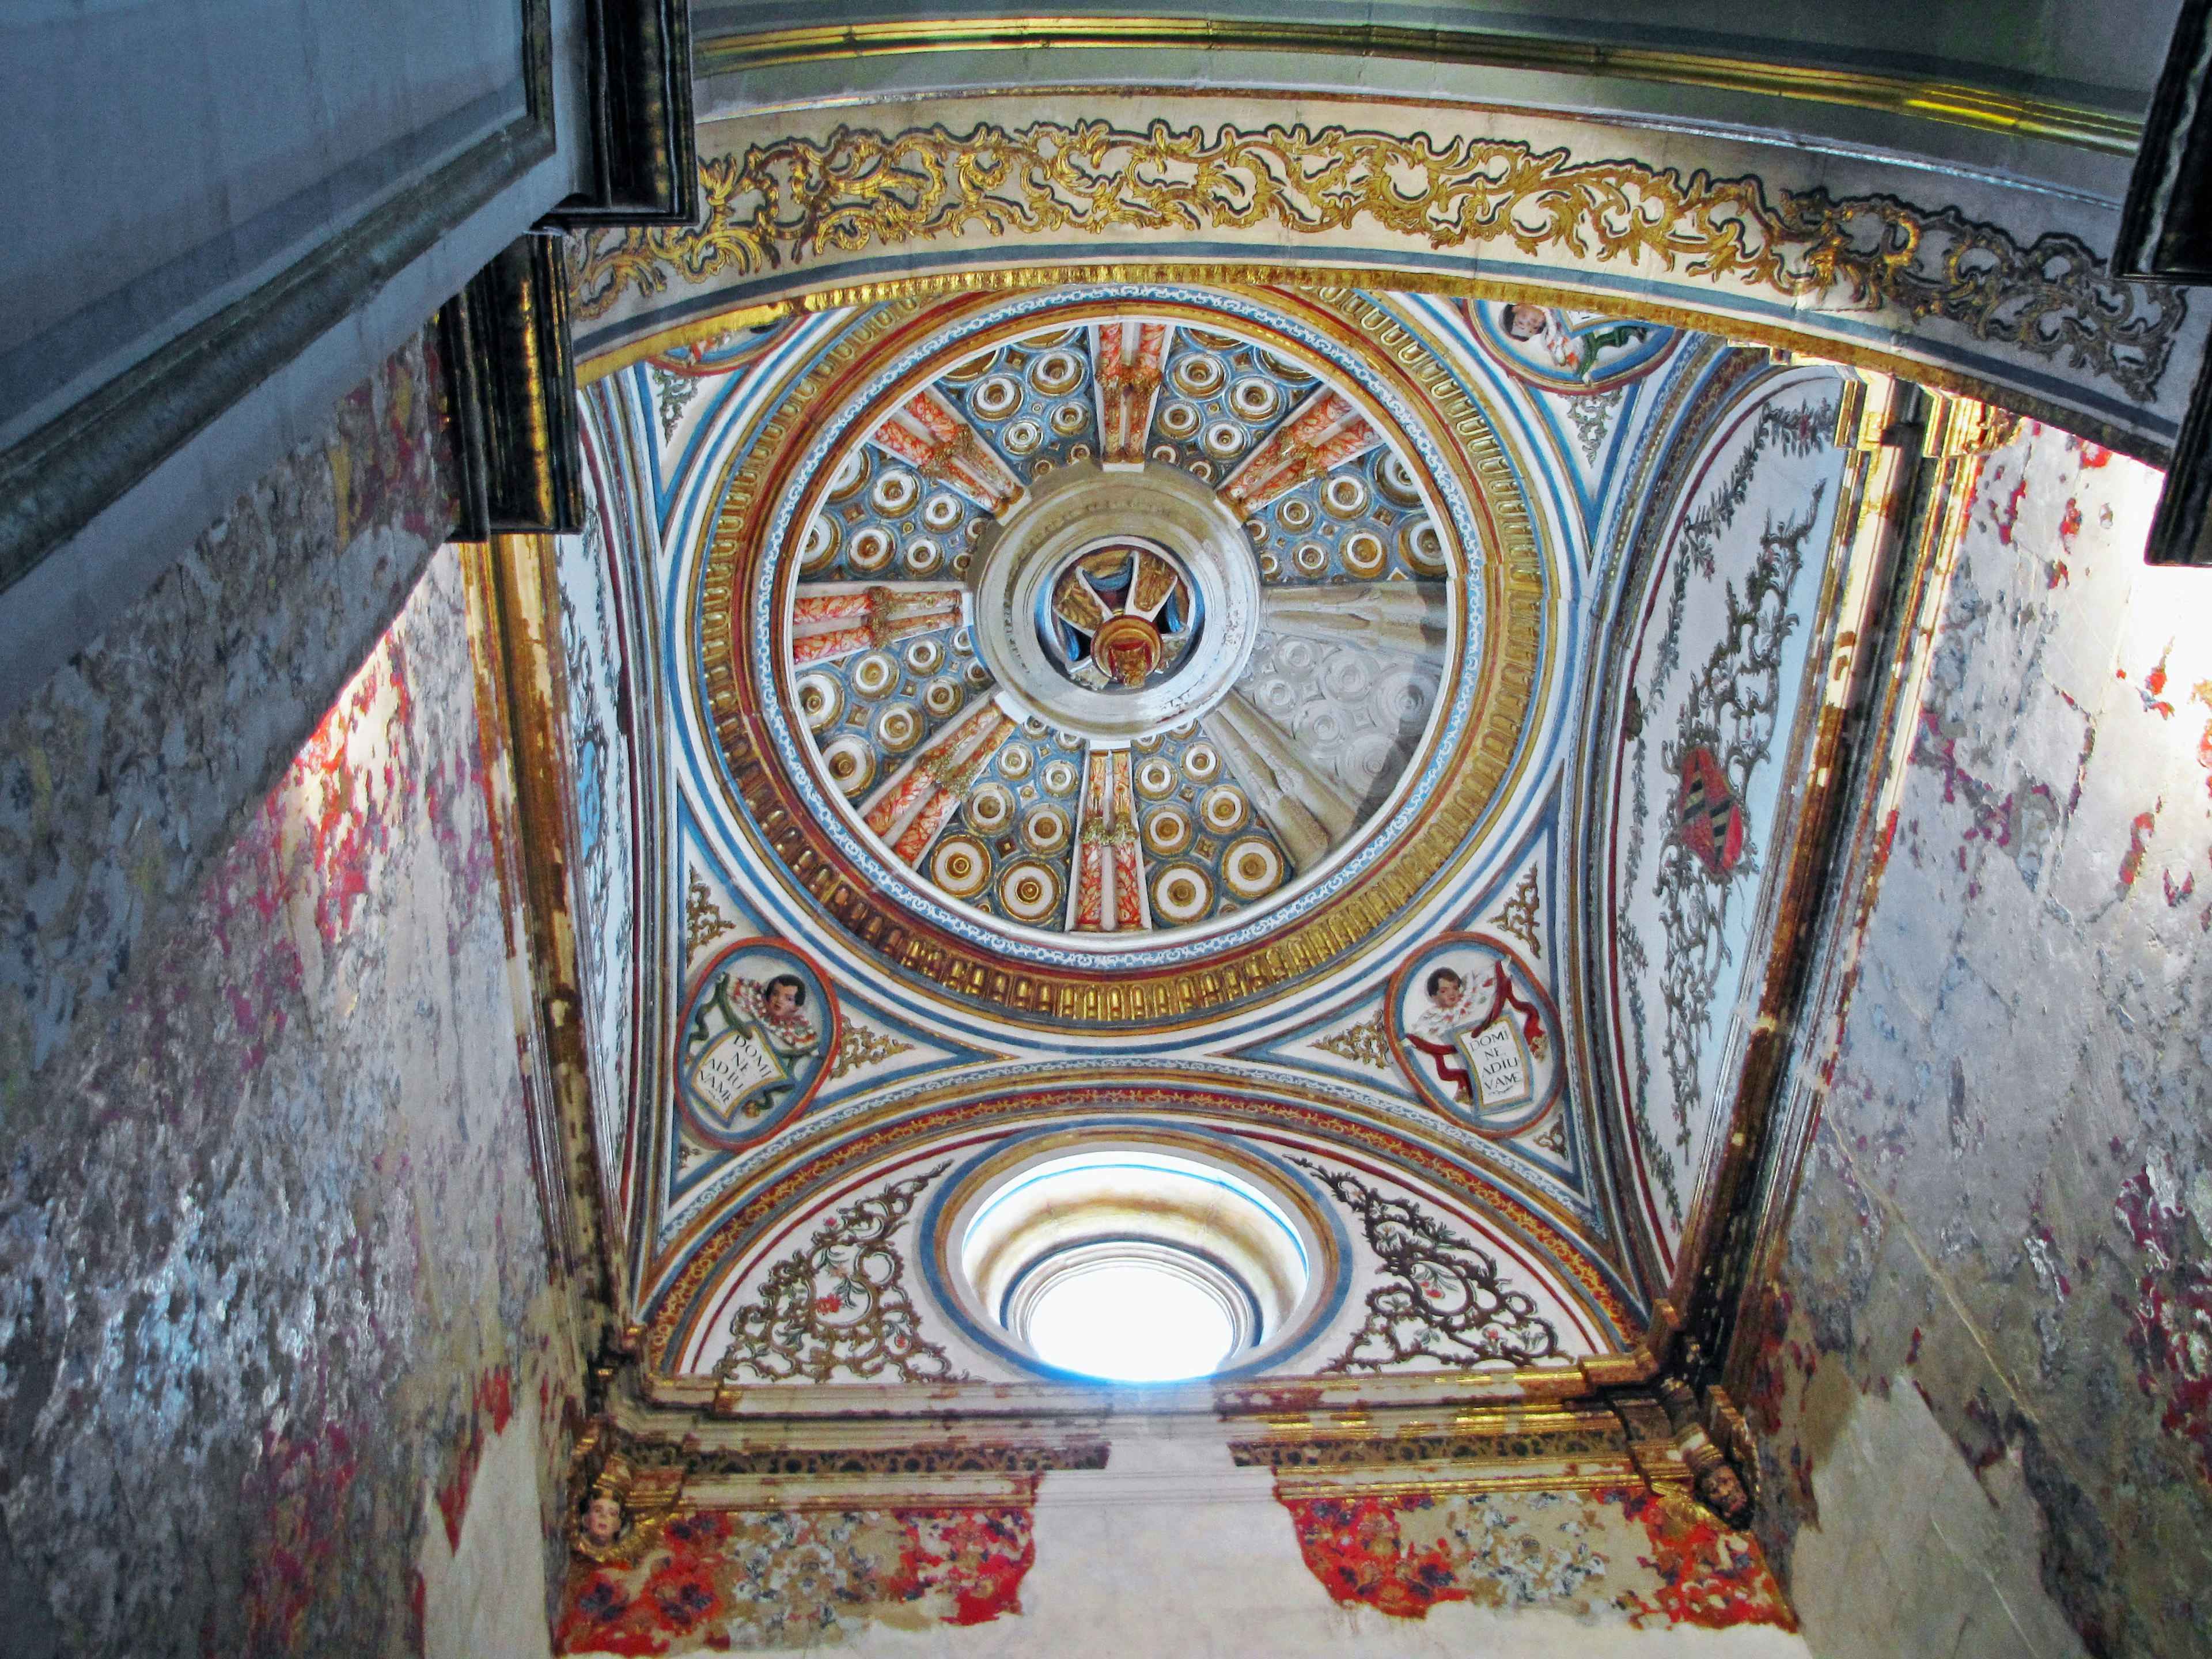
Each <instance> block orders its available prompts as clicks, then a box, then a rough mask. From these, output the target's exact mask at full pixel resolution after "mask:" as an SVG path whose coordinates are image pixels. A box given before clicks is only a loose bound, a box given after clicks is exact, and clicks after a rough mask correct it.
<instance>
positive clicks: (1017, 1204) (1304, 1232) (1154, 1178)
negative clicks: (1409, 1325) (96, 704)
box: [956, 1146, 1311, 1383]
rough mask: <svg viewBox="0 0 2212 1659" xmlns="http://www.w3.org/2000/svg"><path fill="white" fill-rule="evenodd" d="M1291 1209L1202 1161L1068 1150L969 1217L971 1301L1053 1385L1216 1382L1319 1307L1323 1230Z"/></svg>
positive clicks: (999, 1186)
mask: <svg viewBox="0 0 2212 1659" xmlns="http://www.w3.org/2000/svg"><path fill="white" fill-rule="evenodd" d="M1286 1197H1287V1194H1271V1193H1269V1192H1267V1191H1265V1190H1262V1188H1261V1186H1260V1185H1258V1184H1256V1183H1255V1182H1254V1181H1252V1180H1249V1179H1247V1178H1245V1177H1244V1176H1242V1175H1239V1174H1237V1173H1234V1172H1232V1171H1231V1170H1228V1169H1225V1168H1222V1167H1220V1166H1219V1165H1218V1164H1212V1163H1210V1162H1203V1161H1200V1159H1199V1158H1189V1157H1182V1156H1176V1155H1175V1154H1171V1153H1167V1152H1156V1151H1153V1150H1151V1149H1149V1148H1139V1147H1134V1146H1111V1147H1099V1148H1096V1149H1093V1150H1088V1151H1085V1152H1061V1153H1060V1154H1059V1155H1057V1156H1052V1157H1047V1158H1042V1159H1040V1160H1038V1161H1036V1162H1035V1163H1032V1164H1028V1165H1027V1166H1026V1167H1024V1168H1021V1169H1018V1170H1016V1171H1014V1172H1012V1174H1011V1176H1010V1177H1009V1178H1006V1179H1004V1180H1002V1181H1000V1182H995V1183H994V1185H993V1186H992V1187H991V1188H987V1189H986V1190H985V1191H984V1192H981V1193H979V1194H977V1196H976V1199H975V1201H974V1202H973V1204H972V1206H969V1207H966V1213H965V1215H964V1217H963V1220H962V1223H961V1226H960V1230H959V1232H958V1233H957V1235H956V1236H957V1237H958V1238H959V1240H960V1243H959V1248H958V1253H957V1261H958V1264H959V1272H958V1278H959V1280H960V1282H961V1287H962V1289H963V1291H964V1292H965V1295H964V1297H963V1300H965V1301H967V1303H968V1305H969V1306H971V1307H974V1308H975V1310H977V1312H979V1313H981V1314H983V1315H984V1316H985V1317H987V1319H988V1321H989V1322H990V1323H991V1324H992V1325H994V1326H995V1327H996V1328H998V1330H999V1331H1000V1333H1002V1334H1003V1336H1004V1337H1005V1338H1006V1339H1011V1340H1012V1343H1013V1344H1014V1345H1016V1346H1017V1347H1018V1349H1019V1350H1020V1351H1022V1352H1025V1353H1026V1354H1027V1355H1029V1356H1030V1357H1031V1358H1034V1359H1035V1360H1036V1362H1037V1363H1038V1364H1041V1365H1042V1366H1043V1367H1045V1368H1047V1369H1048V1370H1053V1371H1057V1372H1060V1373H1064V1374H1070V1375H1074V1376H1091V1377H1101V1378H1105V1379H1109V1380H1111V1381H1115V1382H1125V1383H1161V1382H1170V1381H1174V1380H1176V1379H1179V1378H1186V1377H1197V1376H1211V1375H1212V1374H1214V1373H1215V1372H1217V1371H1221V1370H1229V1369H1231V1368H1232V1367H1235V1366H1237V1365H1240V1364H1245V1363H1247V1362H1249V1360H1251V1359H1252V1358H1255V1356H1257V1355H1258V1354H1260V1353H1261V1352H1263V1351H1266V1350H1268V1349H1270V1348H1272V1347H1274V1346H1279V1343H1280V1340H1282V1338H1283V1337H1284V1336H1285V1334H1288V1333H1289V1332H1291V1330H1292V1329H1293V1328H1295V1327H1296V1326H1297V1324H1298V1322H1299V1317H1298V1316H1299V1315H1300V1314H1301V1313H1302V1312H1303V1311H1304V1310H1306V1309H1307V1307H1308V1305H1309V1304H1310V1300H1311V1298H1310V1295H1309V1279H1310V1249H1309V1241H1308V1232H1309V1231H1310V1227H1307V1228H1302V1227H1301V1226H1300V1225H1298V1224H1297V1223H1295V1222H1294V1221H1293V1220H1292V1219H1291V1208H1292V1207H1294V1206H1295V1205H1296V1200H1290V1202H1289V1203H1288V1204H1286V1203H1285V1198H1286Z"/></svg>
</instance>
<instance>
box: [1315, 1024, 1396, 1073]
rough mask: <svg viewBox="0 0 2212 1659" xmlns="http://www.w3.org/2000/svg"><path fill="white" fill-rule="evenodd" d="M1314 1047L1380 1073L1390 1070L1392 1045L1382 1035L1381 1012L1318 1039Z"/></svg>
mask: <svg viewBox="0 0 2212 1659" xmlns="http://www.w3.org/2000/svg"><path fill="white" fill-rule="evenodd" d="M1314 1047H1315V1048H1326V1049H1328V1052H1329V1053H1331V1054H1336V1055H1339V1056H1340V1057H1341V1058H1343V1059H1346V1060H1353V1061H1356V1062H1358V1064H1359V1065H1362V1066H1374V1067H1375V1068H1376V1070H1378V1071H1383V1072H1387V1071H1389V1069H1390V1043H1389V1038H1387V1037H1385V1036H1383V1016H1382V1015H1381V1014H1380V1013H1379V1012H1378V1013H1376V1014H1374V1015H1372V1016H1371V1017H1370V1018H1366V1019H1363V1020H1361V1021H1360V1022H1359V1024H1357V1025H1347V1026H1346V1027H1345V1028H1344V1030H1341V1031H1338V1032H1334V1033H1333V1034H1332V1035H1330V1036H1324V1037H1316V1038H1315V1039H1314Z"/></svg>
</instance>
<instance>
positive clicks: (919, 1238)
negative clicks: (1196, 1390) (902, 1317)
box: [915, 1117, 1352, 1389]
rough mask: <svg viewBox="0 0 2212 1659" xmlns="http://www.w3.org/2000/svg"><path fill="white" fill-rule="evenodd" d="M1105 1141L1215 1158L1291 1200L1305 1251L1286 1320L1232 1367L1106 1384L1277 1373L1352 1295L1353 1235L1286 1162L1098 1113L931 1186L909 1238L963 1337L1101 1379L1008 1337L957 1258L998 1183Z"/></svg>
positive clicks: (1016, 1357)
mask: <svg viewBox="0 0 2212 1659" xmlns="http://www.w3.org/2000/svg"><path fill="white" fill-rule="evenodd" d="M1102 1144H1103V1145H1107V1146H1116V1147H1126V1148H1127V1149H1128V1150H1131V1151H1137V1150H1139V1149H1141V1150H1144V1151H1148V1152H1158V1153H1162V1154H1164V1155H1167V1156H1170V1157H1175V1158H1184V1159H1188V1160H1189V1161H1191V1162H1193V1163H1197V1164H1213V1165H1216V1166H1218V1167H1219V1168H1221V1169H1222V1170H1225V1171H1227V1172H1229V1173H1231V1174H1234V1175H1236V1176H1238V1177H1239V1178H1240V1179H1243V1180H1246V1181H1249V1182H1253V1184H1255V1186H1257V1187H1259V1188H1260V1189H1261V1191H1262V1192H1265V1193H1267V1194H1268V1195H1269V1197H1270V1198H1271V1199H1273V1200H1289V1201H1290V1202H1289V1209H1290V1213H1291V1216H1292V1218H1294V1220H1295V1221H1297V1223H1299V1224H1301V1225H1300V1227H1299V1231H1300V1233H1301V1235H1302V1237H1301V1241H1300V1243H1301V1248H1302V1249H1305V1250H1306V1252H1307V1254H1308V1262H1307V1291H1306V1294H1305V1296H1304V1298H1302V1300H1301V1303H1300V1305H1299V1307H1298V1308H1297V1310H1296V1313H1295V1316H1294V1318H1293V1320H1292V1322H1291V1325H1290V1326H1289V1328H1287V1329H1285V1331H1283V1332H1281V1333H1279V1334H1265V1335H1263V1336H1262V1338H1261V1341H1260V1343H1259V1346H1257V1347H1256V1348H1255V1349H1253V1350H1252V1351H1251V1352H1249V1354H1247V1355H1246V1356H1245V1357H1243V1358H1242V1359H1241V1360H1240V1361H1239V1362H1238V1363H1237V1364H1234V1365H1230V1366H1225V1367H1224V1368H1223V1369H1222V1370H1218V1371H1212V1372H1209V1373H1207V1374H1206V1376H1203V1377H1194V1378H1186V1379H1182V1381H1180V1382H1175V1383H1111V1384H1109V1385H1108V1386H1110V1387H1115V1388H1135V1389H1147V1388H1176V1387H1183V1386H1188V1384H1189V1383H1222V1382H1235V1381H1237V1380H1238V1379H1240V1378H1243V1377H1250V1376H1259V1375H1261V1374H1262V1373H1264V1372H1267V1371H1271V1370H1279V1369H1281V1368H1282V1367H1283V1366H1284V1365H1285V1364H1288V1363H1289V1362H1290V1361H1291V1359H1292V1358H1295V1357H1296V1356H1297V1355H1298V1354H1300V1353H1303V1352H1305V1351H1306V1350H1307V1349H1308V1348H1310V1347H1311V1346H1313V1344H1314V1343H1315V1342H1316V1340H1319V1339H1320V1338H1321V1336H1322V1334H1324V1333H1325V1332H1327V1331H1328V1328H1329V1327H1330V1325H1331V1324H1332V1323H1333V1322H1334V1321H1335V1319H1336V1316H1337V1315H1338V1314H1339V1313H1340V1312H1341V1311H1342V1310H1343V1308H1344V1304H1345V1302H1346V1298H1347V1297H1349V1296H1350V1295H1351V1293H1352V1239H1351V1235H1350V1234H1349V1233H1347V1232H1346V1231H1345V1226H1344V1221H1343V1218H1341V1217H1340V1215H1339V1214H1338V1213H1337V1211H1336V1206H1334V1204H1332V1203H1331V1202H1330V1201H1329V1200H1328V1196H1327V1194H1324V1193H1322V1190H1321V1189H1320V1188H1319V1187H1318V1186H1316V1184H1315V1183H1314V1182H1313V1181H1312V1180H1310V1178H1309V1177H1308V1176H1306V1175H1305V1174H1304V1172H1302V1171H1301V1170H1297V1169H1295V1168H1293V1167H1291V1165H1290V1164H1286V1163H1285V1162H1284V1161H1283V1160H1282V1159H1280V1158H1276V1157H1274V1156H1273V1155H1272V1154H1269V1153H1266V1152H1260V1151H1259V1150H1258V1149H1256V1148H1255V1147H1253V1146H1249V1145H1245V1144H1243V1143H1241V1142H1237V1141H1234V1140H1231V1139H1230V1138H1228V1137H1227V1136H1225V1135H1218V1134H1212V1133H1206V1132H1205V1131H1203V1130H1199V1129H1194V1128H1190V1127H1182V1126H1176V1125H1171V1124H1167V1123H1163V1122H1160V1121H1158V1120H1154V1119H1146V1118H1136V1117H1102V1118H1097V1119H1095V1120H1091V1121H1077V1122H1073V1123H1056V1124H1054V1125H1053V1126H1052V1127H1049V1128H1045V1129H1034V1130H1030V1131H1028V1132H1026V1133H1016V1134H1012V1135H1009V1136H1007V1137H1006V1139H1003V1140H1000V1141H998V1142H996V1143H994V1145H992V1146H989V1147H987V1148H986V1149H985V1150H983V1151H982V1152H978V1153H976V1154H975V1156H974V1157H972V1158H969V1159H968V1160H967V1161H966V1162H965V1163H963V1164H961V1165H960V1167H959V1168H957V1170H952V1171H951V1172H950V1173H949V1174H948V1175H947V1176H945V1178H944V1179H943V1180H941V1181H939V1182H937V1184H936V1188H935V1190H934V1191H933V1192H932V1193H931V1194H930V1196H929V1202H928V1204H927V1206H925V1208H924V1209H923V1211H922V1218H921V1227H920V1228H919V1229H918V1230H917V1231H916V1233H915V1260H916V1261H918V1262H919V1263H920V1265H921V1270H922V1280H923V1283H924V1284H925V1285H927V1288H928V1291H929V1296H930V1299H931V1300H932V1301H933V1303H935V1304H936V1305H937V1307H938V1309H939V1310H940V1311H941V1312H943V1314H944V1315H945V1317H946V1318H947V1319H948V1320H950V1321H951V1322H952V1324H953V1325H954V1326H956V1327H957V1328H958V1329H959V1332H960V1334H961V1336H962V1338H963V1340H966V1341H968V1342H970V1343H972V1344H974V1345H975V1346H976V1347H978V1348H981V1349H982V1350H983V1351H984V1352H987V1353H989V1354H990V1355H992V1356H993V1357H994V1358H997V1359H1000V1360H1003V1361H1004V1362H1005V1363H1006V1364H1009V1365H1012V1366H1014V1367H1016V1368H1017V1369H1018V1370H1024V1371H1028V1372H1030V1374H1031V1375H1033V1376H1041V1377H1045V1378H1048V1379H1050V1380H1051V1381H1054V1382H1057V1383H1086V1384H1091V1385H1093V1386H1096V1385H1097V1383H1099V1379H1098V1378H1097V1377H1092V1376H1084V1375H1082V1374H1080V1373H1078V1372H1073V1371H1067V1370H1061V1369H1060V1368H1059V1367H1057V1366H1054V1365H1050V1364H1046V1363H1045V1362H1044V1361H1043V1360H1042V1359H1040V1358H1037V1357H1036V1355H1035V1354H1033V1353H1030V1352H1026V1351H1024V1349H1023V1348H1022V1347H1021V1346H1018V1344H1016V1343H1015V1342H1013V1341H1012V1340H1010V1339H1009V1334H1008V1333H1007V1332H1006V1330H1005V1329H1004V1328H1002V1327H1001V1326H1000V1325H999V1323H998V1322H997V1321H996V1320H994V1319H993V1318H991V1317H990V1316H989V1314H988V1312H987V1310H981V1309H979V1308H978V1307H977V1306H976V1305H975V1304H974V1302H973V1300H972V1298H970V1297H967V1296H964V1295H963V1294H962V1292H961V1289H960V1286H961V1284H962V1280H963V1273H962V1272H961V1269H960V1268H959V1267H958V1266H957V1260H958V1257H959V1255H960V1253H961V1249H962V1245H963V1235H964V1234H965V1232H966V1231H967V1226H966V1224H967V1222H968V1221H969V1218H971V1217H972V1216H973V1215H974V1214H975V1212H976V1211H977V1210H978V1209H979V1208H981V1206H982V1205H983V1204H984V1203H986V1202H987V1200H989V1198H990V1197H991V1196H992V1194H994V1192H995V1191H996V1190H997V1189H998V1188H1000V1187H1001V1186H1004V1185H1005V1184H1006V1183H1007V1182H1011V1181H1012V1180H1013V1179H1014V1178H1015V1177H1016V1176H1018V1175H1019V1174H1020V1173H1021V1172H1022V1171H1023V1170H1025V1169H1028V1168H1030V1167H1031V1166H1033V1165H1035V1164H1040V1163H1046V1162H1049V1161H1050V1160H1051V1159H1052V1158H1054V1157H1055V1156H1059V1155H1063V1154H1066V1153H1068V1152H1076V1151H1079V1150H1084V1149H1086V1148H1090V1147H1094V1146H1100V1145H1102Z"/></svg>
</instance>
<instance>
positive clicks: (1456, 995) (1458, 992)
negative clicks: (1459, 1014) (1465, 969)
mask: <svg viewBox="0 0 2212 1659" xmlns="http://www.w3.org/2000/svg"><path fill="white" fill-rule="evenodd" d="M1427 989H1428V993H1429V1000H1430V1001H1431V1002H1432V1003H1434V1004H1435V1005H1436V1006H1437V1007H1439V1008H1447V1009H1449V1008H1456V1007H1458V1006H1459V1000H1460V998H1462V996H1464V995H1466V994H1467V981H1465V980H1463V979H1462V978H1461V977H1460V976H1459V975H1457V974H1456V973H1455V972H1454V971H1453V970H1452V969H1449V968H1439V969H1437V970H1436V972H1434V973H1432V974H1431V975H1429V978H1428V985H1427Z"/></svg>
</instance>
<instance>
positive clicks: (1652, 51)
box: [692, 17, 2142, 155]
mask: <svg viewBox="0 0 2212 1659" xmlns="http://www.w3.org/2000/svg"><path fill="white" fill-rule="evenodd" d="M1046 46H1058V47H1061V48H1078V49H1079V48H1084V47H1091V48H1097V49H1103V50H1109V51H1118V52H1128V51H1141V50H1145V49H1147V48H1150V49H1153V50H1158V49H1163V48H1166V49H1172V50H1177V51H1184V52H1188V51H1209V52H1305V53H1310V54H1314V55H1317V56H1324V55H1325V56H1335V57H1349V58H1402V59H1406V60H1407V61H1410V62H1413V63H1424V64H1454V65H1457V66H1462V67H1465V68H1470V69H1504V70H1523V71H1526V72H1528V73H1531V74H1538V75H1578V76H1590V77H1592V78H1594V79H1598V80H1607V81H1643V82H1652V83H1655V84H1657V85H1662V86H1683V87H1703V88H1710V89H1711V90H1715V91H1720V92H1735V93H1748V94H1753V95H1756V96H1760V97H1770V98H1792V99H1798V100H1803V101H1805V102H1808V103H1816V104H1835V105H1840V106H1846V107H1850V108H1853V109H1863V110H1872V111H1875V112H1878V113H1881V114H1885V115H1901V116H1907V117H1911V118H1917V119H1920V120H1924V121H1936V122H1941V123H1942V124H1943V125H1947V126H1959V127H1969V128H1972V129H1974V130H1975V131H1982V132H1998V133H2007V134H2010V135H2012V136H2014V137H2021V138H2032V139H2037V140H2040V141H2042V142H2044V143H2056V144H2066V145H2069V146H2071V147H2073V148H2075V149H2087V150H2094V151H2096V152H2098V153H2100V154H2101V155H2134V154H2135V151H2136V144H2137V143H2139V142H2140V141H2141V139H2142V120H2141V119H2140V118H2137V117H2136V116H2132V115H2123V114H2118V113H2116V112H2113V111H2111V110H2104V109H2097V108H2093V107H2092V106H2088V105H2086V104H2077V103H2069V102H2067V101H2065V100H2061V99H2055V98H2038V97H2033V96H2030V95H2027V94H2018V93H2007V92H2002V91H1998V90H1996V89H1994V88H1988V87H1977V86H1970V85H1967V84H1966V83H1964V82H1956V81H1938V80H1930V79H1927V78H1923V77H1920V76H1905V75H1883V74H1879V73H1875V72H1872V71H1869V70H1848V69H1839V68H1836V67H1832V66H1829V65H1819V66H1814V65H1807V64H1776V63H1769V62H1765V61H1762V60H1759V59H1758V58H1731V57H1726V56H1723V55H1722V54H1719V53H1717V52H1668V51H1662V50H1659V49H1657V48H1654V47H1649V46H1612V45H1605V44H1600V43H1596V42H1592V41H1587V40H1559V39H1557V38H1555V37H1547V36H1544V35H1534V34H1521V33H1505V32H1504V31H1502V30H1495V29H1456V28H1455V29H1422V28H1402V27H1389V26H1387V25H1383V24H1377V23H1356V24H1355V23H1326V22H1314V21H1294V20H1275V19H1261V18H1210V17H954V18H932V19H919V18H900V19H896V20H893V21H880V22H867V23H829V24H819V25H814V26H811V27H801V28H786V29H761V30H755V31H752V32H750V33H735V34H720V35H714V36H711V37H709V38H708V39H706V40H701V41H699V42H698V43H697V46H696V48H695V50H694V52H693V58H692V62H693V65H694V67H695V69H696V71H697V72H698V73H699V74H701V75H737V74H746V73H750V72H754V71H757V70H773V69H783V68H787V67H789V66H791V65H793V64H814V63H823V62H830V61H835V60H837V59H840V58H855V59H858V58H878V57H893V56H902V55H906V54H910V53H915V52H932V53H935V52H1034V51H1036V50H1039V49H1041V48H1043V47H1046Z"/></svg>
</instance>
